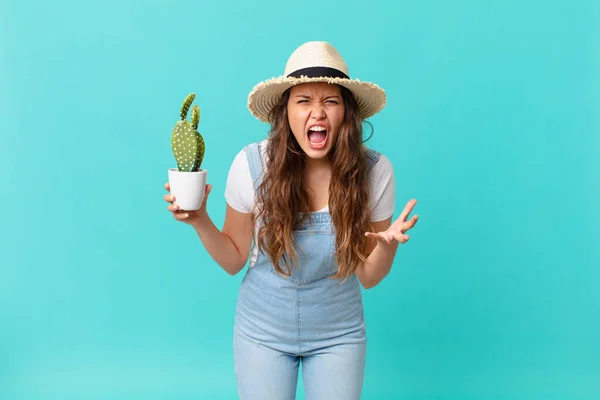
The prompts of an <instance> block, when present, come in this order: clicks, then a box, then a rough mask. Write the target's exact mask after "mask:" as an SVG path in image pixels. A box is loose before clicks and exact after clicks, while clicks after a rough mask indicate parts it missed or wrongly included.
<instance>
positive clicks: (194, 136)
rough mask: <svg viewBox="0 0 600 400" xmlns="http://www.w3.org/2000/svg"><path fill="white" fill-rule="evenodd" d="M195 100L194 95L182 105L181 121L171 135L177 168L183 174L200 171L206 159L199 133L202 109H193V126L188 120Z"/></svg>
mask: <svg viewBox="0 0 600 400" xmlns="http://www.w3.org/2000/svg"><path fill="white" fill-rule="evenodd" d="M195 98H196V95H195V94H194V93H191V94H190V95H188V96H187V97H186V99H185V101H184V102H183V104H182V105H181V111H180V114H179V116H180V120H179V121H177V124H175V127H174V128H173V133H172V134H171V149H172V150H173V155H174V156H175V160H176V161H177V168H179V171H183V172H196V171H199V170H200V166H201V165H202V160H203V159H204V139H203V138H202V135H201V134H200V133H199V132H198V123H199V122H200V108H199V107H198V106H196V105H195V106H194V107H193V108H192V123H191V124H190V123H189V122H188V121H187V120H186V119H187V114H188V111H189V110H190V106H191V105H192V102H193V101H194V99H195Z"/></svg>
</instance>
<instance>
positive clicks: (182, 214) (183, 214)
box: [173, 211, 190, 221]
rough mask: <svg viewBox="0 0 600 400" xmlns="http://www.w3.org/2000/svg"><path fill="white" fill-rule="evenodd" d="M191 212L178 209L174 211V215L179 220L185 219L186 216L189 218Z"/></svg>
mask: <svg viewBox="0 0 600 400" xmlns="http://www.w3.org/2000/svg"><path fill="white" fill-rule="evenodd" d="M189 216H190V214H189V213H187V212H185V211H176V212H174V213H173V217H174V218H175V219H176V220H177V221H184V220H185V219H186V218H189Z"/></svg>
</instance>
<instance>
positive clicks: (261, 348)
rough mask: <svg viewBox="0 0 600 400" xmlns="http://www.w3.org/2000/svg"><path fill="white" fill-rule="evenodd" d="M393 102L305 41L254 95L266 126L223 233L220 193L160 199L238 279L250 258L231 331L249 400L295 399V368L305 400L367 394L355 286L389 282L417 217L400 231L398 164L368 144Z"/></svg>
mask: <svg viewBox="0 0 600 400" xmlns="http://www.w3.org/2000/svg"><path fill="white" fill-rule="evenodd" d="M384 106H385V92H384V91H383V90H382V89H381V88H379V87H378V86H377V85H374V84H371V83H367V82H361V81H359V80H351V79H350V78H349V77H348V69H347V66H346V63H345V62H344V60H343V59H342V57H341V55H340V54H339V53H338V52H337V51H336V50H335V48H333V47H332V46H331V45H330V44H328V43H326V42H308V43H305V44H303V45H302V46H300V47H299V48H297V49H296V50H295V51H294V53H293V54H292V55H291V56H290V58H289V60H288V62H287V64H286V68H285V73H284V75H283V76H282V77H279V78H274V79H271V80H268V81H265V82H262V83H259V84H258V85H256V86H255V87H254V89H253V90H252V92H251V93H250V95H249V98H248V108H249V109H250V111H251V113H252V114H253V115H255V116H256V117H257V118H259V119H260V120H262V121H264V122H268V123H270V125H271V129H270V133H269V137H268V139H266V140H263V141H262V142H259V143H252V144H250V145H248V146H246V147H245V148H244V149H243V150H242V151H240V152H239V153H238V155H237V156H236V158H235V160H234V161H233V164H232V165H231V168H230V171H229V175H228V178H227V186H226V191H225V197H226V200H227V211H226V216H225V223H224V225H223V229H222V231H219V230H218V229H217V228H216V227H215V225H214V224H213V223H212V221H211V219H210V217H209V216H208V214H207V212H206V199H207V198H208V195H209V193H210V189H211V185H207V188H206V195H205V199H204V204H203V205H202V208H201V209H200V210H198V211H193V212H188V211H180V210H179V209H178V207H177V204H176V199H174V198H173V196H171V195H168V194H167V195H165V200H166V201H167V202H170V203H172V204H170V205H169V206H168V209H169V211H171V212H173V215H174V217H175V219H177V220H179V221H183V222H186V223H188V224H190V225H192V226H193V227H194V228H195V230H196V232H197V233H198V235H199V237H200V239H201V241H202V243H203V245H204V246H205V247H206V249H207V251H208V252H209V254H210V255H211V256H212V257H213V259H214V260H215V261H216V262H217V263H218V264H219V265H220V266H221V267H222V268H223V269H224V270H225V271H227V272H228V273H229V274H231V275H234V274H236V273H238V272H239V271H241V270H242V268H243V267H244V266H245V264H246V262H247V260H248V257H250V266H249V268H248V270H247V273H246V275H245V277H244V279H243V283H242V285H241V288H240V293H239V298H238V303H237V310H236V318H235V327H234V356H235V369H236V377H237V381H238V391H239V395H240V398H242V399H261V400H265V399H277V400H281V399H294V398H295V393H296V384H297V380H298V368H299V365H300V363H301V364H302V374H303V381H304V387H305V393H306V397H307V399H344V400H349V399H359V398H360V393H361V389H362V382H363V374H364V366H365V349H366V333H365V324H364V318H363V306H362V297H361V290H360V285H362V286H363V287H364V288H371V287H373V286H375V285H377V284H378V283H379V282H380V281H381V280H382V279H383V278H384V277H385V276H386V275H387V273H388V272H389V270H390V268H391V265H392V261H393V259H394V256H395V254H396V250H397V247H398V243H405V242H406V241H407V240H408V238H409V237H408V235H406V232H407V231H408V230H409V229H411V228H412V227H413V226H414V225H415V223H416V221H417V216H416V215H415V216H414V217H412V218H410V219H409V218H408V215H409V214H410V212H411V211H412V209H413V207H414V205H415V204H416V201H415V200H414V199H413V200H411V201H409V202H408V204H407V205H406V207H405V208H404V210H403V212H402V213H401V214H400V216H399V218H398V219H397V220H396V221H395V222H394V223H393V224H392V215H393V212H394V190H395V188H394V177H393V170H392V167H391V164H390V162H389V160H388V159H387V158H386V157H385V156H384V155H382V154H380V153H378V152H376V151H374V150H372V149H369V148H367V147H365V146H364V145H363V138H362V123H363V121H364V120H365V119H366V118H367V117H370V116H372V115H374V114H375V113H377V112H379V111H380V110H381V109H382V108H383V107H384ZM165 187H166V189H167V190H169V187H168V184H167V185H165Z"/></svg>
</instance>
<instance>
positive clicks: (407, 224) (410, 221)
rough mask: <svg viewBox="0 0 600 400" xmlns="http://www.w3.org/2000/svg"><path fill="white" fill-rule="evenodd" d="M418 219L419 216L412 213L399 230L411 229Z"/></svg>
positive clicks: (403, 231)
mask: <svg viewBox="0 0 600 400" xmlns="http://www.w3.org/2000/svg"><path fill="white" fill-rule="evenodd" d="M418 220H419V216H418V215H416V214H415V215H413V217H412V218H411V219H410V220H409V221H408V222H406V223H405V225H404V227H403V228H402V229H401V230H400V232H402V233H405V232H406V231H408V230H409V229H411V228H412V227H413V226H415V224H416V223H417V221H418Z"/></svg>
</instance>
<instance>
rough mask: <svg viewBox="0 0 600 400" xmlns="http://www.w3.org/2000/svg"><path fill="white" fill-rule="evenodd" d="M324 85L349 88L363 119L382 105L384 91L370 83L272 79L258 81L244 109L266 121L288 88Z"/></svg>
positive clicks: (326, 79)
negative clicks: (303, 84) (246, 107)
mask: <svg viewBox="0 0 600 400" xmlns="http://www.w3.org/2000/svg"><path fill="white" fill-rule="evenodd" d="M310 82H327V83H331V84H337V85H340V86H344V87H345V88H347V89H349V90H350V91H351V92H352V93H353V94H354V98H355V99H356V102H357V104H358V109H359V112H360V114H361V116H362V118H363V119H366V118H369V117H371V116H373V115H375V114H377V113H378V112H379V111H381V110H382V109H383V108H384V107H385V104H386V95H385V91H384V90H383V89H382V88H381V87H379V86H377V85H376V84H374V83H371V82H362V81H360V80H359V79H345V78H328V77H318V78H309V77H301V78H288V77H284V76H282V77H279V78H272V79H269V80H266V81H263V82H260V83H259V84H257V85H256V86H254V88H253V89H252V91H251V92H250V94H249V95H248V110H250V112H251V113H252V115H254V116H255V117H256V118H258V119H259V120H261V121H262V122H267V123H268V122H269V113H270V112H271V110H272V109H273V107H274V106H275V105H276V104H277V102H279V99H280V98H281V95H283V93H284V92H285V91H286V90H287V89H289V88H291V87H292V86H296V85H299V84H301V83H310Z"/></svg>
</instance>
